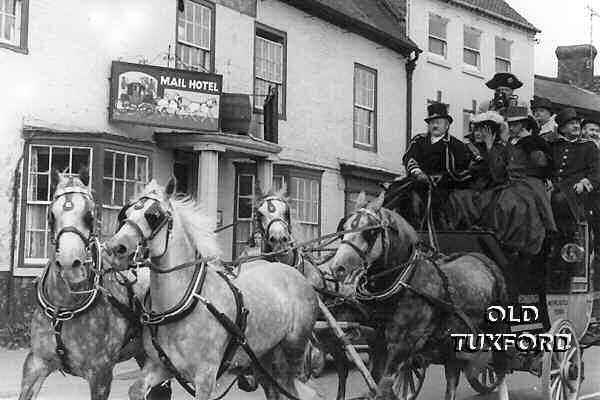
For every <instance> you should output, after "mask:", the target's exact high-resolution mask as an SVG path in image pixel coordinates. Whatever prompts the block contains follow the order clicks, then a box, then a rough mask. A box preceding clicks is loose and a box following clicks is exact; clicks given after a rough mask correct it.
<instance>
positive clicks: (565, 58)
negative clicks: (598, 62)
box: [556, 44, 597, 87]
mask: <svg viewBox="0 0 600 400" xmlns="http://www.w3.org/2000/svg"><path fill="white" fill-rule="evenodd" d="M596 54H597V51H596V48H595V47H594V46H592V45H591V44H577V45H573V46H558V47H557V48H556V58H558V79H559V80H560V81H563V82H569V83H572V84H574V85H577V86H582V87H585V86H587V85H589V84H590V83H592V80H593V79H594V59H595V58H596Z"/></svg>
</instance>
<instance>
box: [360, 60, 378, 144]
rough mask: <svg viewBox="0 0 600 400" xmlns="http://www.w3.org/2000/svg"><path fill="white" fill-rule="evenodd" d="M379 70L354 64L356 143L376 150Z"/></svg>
mask: <svg viewBox="0 0 600 400" xmlns="http://www.w3.org/2000/svg"><path fill="white" fill-rule="evenodd" d="M376 128H377V71H376V70H374V69H371V68H368V67H365V66H362V65H359V64H355V65H354V145H355V147H359V148H365V149H371V150H376Z"/></svg>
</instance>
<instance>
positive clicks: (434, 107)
mask: <svg viewBox="0 0 600 400" xmlns="http://www.w3.org/2000/svg"><path fill="white" fill-rule="evenodd" d="M427 114H428V116H427V118H425V122H429V121H431V120H432V119H436V118H446V119H447V120H448V121H449V122H450V123H452V121H454V120H453V119H452V117H451V116H450V115H448V105H446V104H444V103H433V104H430V105H428V106H427Z"/></svg>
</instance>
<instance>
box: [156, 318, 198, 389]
mask: <svg viewBox="0 0 600 400" xmlns="http://www.w3.org/2000/svg"><path fill="white" fill-rule="evenodd" d="M148 328H149V329H150V338H151V340H152V345H153V346H154V348H155V349H156V352H157V353H158V358H159V359H160V361H161V362H162V363H163V365H164V366H165V368H166V369H167V370H169V371H170V372H171V373H172V374H173V376H174V377H175V379H177V382H179V384H180V385H181V387H182V388H184V389H185V390H186V392H188V393H189V394H190V395H191V396H193V397H196V389H194V387H193V386H192V385H191V384H190V383H189V382H188V381H187V380H186V379H185V378H184V377H183V376H181V374H180V373H179V371H177V368H175V366H174V365H173V363H172V362H171V359H170V358H169V356H168V355H167V353H165V351H164V350H163V348H162V346H161V345H160V343H158V325H149V326H148Z"/></svg>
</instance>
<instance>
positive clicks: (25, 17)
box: [0, 0, 29, 54]
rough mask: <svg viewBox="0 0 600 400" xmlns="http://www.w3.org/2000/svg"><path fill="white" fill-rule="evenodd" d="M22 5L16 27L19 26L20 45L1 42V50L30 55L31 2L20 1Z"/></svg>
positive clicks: (27, 0)
mask: <svg viewBox="0 0 600 400" xmlns="http://www.w3.org/2000/svg"><path fill="white" fill-rule="evenodd" d="M18 1H19V2H20V5H21V9H20V18H19V20H18V21H15V26H17V25H19V26H20V28H19V30H20V32H19V44H18V45H17V44H14V43H11V42H8V41H2V40H0V48H4V49H8V50H12V51H14V52H17V53H22V54H29V45H28V38H29V0H18ZM0 18H1V17H0Z"/></svg>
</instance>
